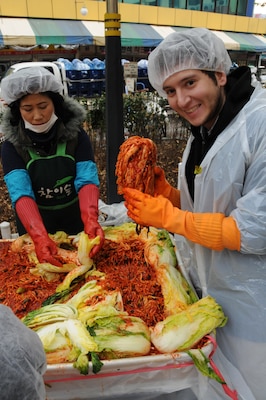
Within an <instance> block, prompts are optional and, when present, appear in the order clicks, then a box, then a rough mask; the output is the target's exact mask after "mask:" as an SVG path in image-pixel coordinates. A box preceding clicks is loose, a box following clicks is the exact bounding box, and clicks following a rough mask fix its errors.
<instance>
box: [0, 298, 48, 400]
mask: <svg viewBox="0 0 266 400" xmlns="http://www.w3.org/2000/svg"><path fill="white" fill-rule="evenodd" d="M0 371H1V377H0V378H1V379H0V399H1V400H45V399H46V391H45V385H44V380H43V375H44V373H45V371H46V356H45V352H44V349H43V345H42V342H41V341H40V339H39V337H38V335H37V333H35V332H34V331H32V330H31V329H29V328H27V327H26V326H25V325H24V324H23V323H22V322H21V321H20V320H19V318H17V317H16V316H15V314H14V313H13V311H12V310H11V309H10V308H9V307H6V306H4V305H2V304H1V305H0Z"/></svg>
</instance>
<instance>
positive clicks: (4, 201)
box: [0, 139, 186, 233]
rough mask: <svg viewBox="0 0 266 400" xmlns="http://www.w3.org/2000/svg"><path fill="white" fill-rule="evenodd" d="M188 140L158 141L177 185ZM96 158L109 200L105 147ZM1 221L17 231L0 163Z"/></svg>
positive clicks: (102, 192) (168, 172) (160, 158)
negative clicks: (179, 167)
mask: <svg viewBox="0 0 266 400" xmlns="http://www.w3.org/2000/svg"><path fill="white" fill-rule="evenodd" d="M185 144H186V141H185V140H179V139H169V140H161V141H160V142H159V143H156V145H157V150H158V159H157V160H158V164H159V165H160V166H161V167H163V168H164V171H165V174H166V177H167V179H168V181H169V182H170V183H171V184H172V185H173V186H176V185H177V173H178V163H179V162H180V161H181V158H182V154H183V151H184V147H185ZM95 159H96V163H97V165H98V170H99V178H100V197H101V199H102V200H103V201H104V202H107V191H106V158H105V148H97V149H95ZM0 188H1V192H0V222H2V221H8V222H10V224H11V232H12V233H15V232H16V223H15V215H14V210H13V209H12V206H11V202H10V199H9V195H8V192H7V188H6V185H5V182H4V180H3V170H2V166H1V165H0Z"/></svg>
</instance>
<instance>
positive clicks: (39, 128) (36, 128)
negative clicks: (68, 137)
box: [24, 113, 58, 133]
mask: <svg viewBox="0 0 266 400" xmlns="http://www.w3.org/2000/svg"><path fill="white" fill-rule="evenodd" d="M57 120H58V117H57V116H56V115H55V113H53V114H52V116H51V118H50V119H49V121H48V122H45V124H41V125H32V124H30V123H29V122H27V121H25V119H24V123H25V128H26V129H29V130H31V131H32V132H35V133H46V132H48V131H49V130H50V129H51V127H52V126H53V125H54V123H55V122H56V121H57Z"/></svg>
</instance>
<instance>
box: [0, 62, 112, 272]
mask: <svg viewBox="0 0 266 400" xmlns="http://www.w3.org/2000/svg"><path fill="white" fill-rule="evenodd" d="M61 92H62V84H61V82H59V81H57V79H56V78H55V76H54V75H53V74H52V73H50V72H49V71H48V70H47V69H45V68H42V67H32V68H25V69H22V70H20V71H18V72H15V73H13V74H11V75H9V76H7V77H5V78H3V80H2V82H1V96H2V98H3V100H4V101H5V103H6V104H7V105H8V108H7V110H6V111H5V113H4V116H3V121H2V128H3V133H4V135H5V138H6V140H5V142H4V143H3V146H2V164H3V170H4V179H5V182H6V185H7V188H8V191H9V194H10V197H11V201H12V204H13V206H14V208H15V212H16V216H17V228H18V232H19V234H20V235H21V234H23V233H25V232H26V231H27V232H28V233H29V235H30V236H31V238H32V240H33V241H34V244H35V249H36V254H37V257H38V259H39V262H50V263H52V264H54V265H60V263H59V262H58V260H57V259H56V253H57V250H56V245H55V244H54V243H53V241H52V240H51V239H50V238H49V236H48V233H55V232H56V231H65V232H66V233H68V234H70V235H73V234H77V233H79V232H80V231H82V230H84V231H85V232H86V233H87V234H88V236H89V237H90V238H94V237H96V236H99V237H100V244H99V245H97V246H94V247H93V249H92V250H91V252H90V256H91V257H93V256H95V254H96V253H97V252H98V251H99V249H100V248H101V246H102V244H103V241H104V235H103V231H102V228H101V226H100V225H99V223H98V199H99V189H98V186H99V179H98V172H97V167H96V164H95V162H94V156H93V151H92V146H91V143H90V140H89V137H88V135H87V134H86V132H85V131H84V130H83V129H82V127H81V126H82V122H83V121H84V119H85V111H84V109H83V107H82V106H81V105H80V104H79V103H78V102H77V101H75V100H74V99H71V98H68V97H62V95H61V94H60V93H61Z"/></svg>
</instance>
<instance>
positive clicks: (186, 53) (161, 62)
mask: <svg viewBox="0 0 266 400" xmlns="http://www.w3.org/2000/svg"><path fill="white" fill-rule="evenodd" d="M231 65H232V61H231V59H230V57H229V55H228V53H227V50H226V48H225V46H224V43H223V41H222V40H221V39H220V38H218V36H216V35H215V33H213V32H211V31H209V30H208V29H205V28H192V29H188V30H185V31H183V32H173V33H171V34H170V35H168V36H167V37H166V38H165V39H164V40H163V41H162V42H161V43H160V44H159V45H158V46H157V47H156V49H155V50H153V51H152V52H151V54H150V55H149V58H148V76H149V81H150V83H151V85H152V86H153V87H154V89H155V90H157V92H158V93H159V94H160V96H162V97H166V93H165V92H164V90H163V83H164V81H165V80H166V79H167V78H169V76H171V75H173V74H175V73H176V72H180V71H184V70H187V69H197V70H205V71H217V72H218V71H220V72H225V73H226V74H228V73H229V71H230V67H231Z"/></svg>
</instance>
